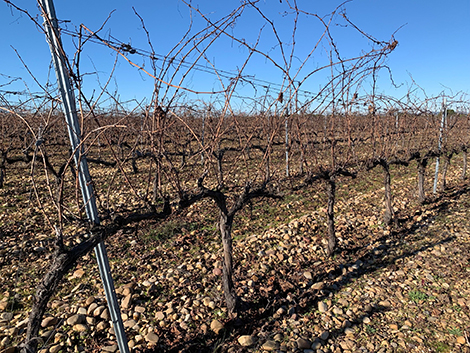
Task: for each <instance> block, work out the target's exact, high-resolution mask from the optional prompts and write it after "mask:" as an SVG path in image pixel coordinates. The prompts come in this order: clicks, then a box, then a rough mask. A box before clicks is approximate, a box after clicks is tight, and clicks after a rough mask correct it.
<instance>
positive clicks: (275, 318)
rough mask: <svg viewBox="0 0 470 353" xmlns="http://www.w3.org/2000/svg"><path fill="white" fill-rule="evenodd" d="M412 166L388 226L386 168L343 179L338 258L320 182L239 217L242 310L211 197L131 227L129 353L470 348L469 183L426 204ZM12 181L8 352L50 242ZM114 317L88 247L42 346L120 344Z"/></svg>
mask: <svg viewBox="0 0 470 353" xmlns="http://www.w3.org/2000/svg"><path fill="white" fill-rule="evenodd" d="M407 173H408V172H407V171H405V170H404V169H398V170H396V171H395V174H392V175H393V177H394V180H393V189H394V197H395V208H396V217H397V222H396V224H395V225H394V226H392V227H383V225H381V221H380V218H381V212H382V198H383V195H382V192H381V191H382V189H381V187H380V183H381V176H380V174H377V175H376V177H372V178H371V179H368V180H364V181H363V182H362V184H361V181H348V180H345V181H344V182H342V183H341V184H340V185H341V186H340V187H339V190H338V195H339V198H338V203H337V209H338V216H337V231H338V235H339V237H340V244H339V249H338V251H337V253H336V254H335V256H334V257H333V258H332V259H328V258H326V257H325V255H324V251H323V248H324V240H323V234H324V231H325V209H324V207H322V206H321V205H324V204H325V203H324V196H321V195H322V191H323V189H322V188H321V187H318V188H317V189H312V190H304V191H302V192H301V193H299V194H298V195H297V196H296V197H295V198H290V199H287V200H284V201H279V202H276V203H275V204H273V203H272V202H270V203H269V204H268V206H269V207H268V206H266V207H265V208H264V209H263V208H261V209H258V208H255V209H254V210H249V211H248V210H247V211H245V212H244V213H243V214H241V217H240V218H239V220H238V221H237V223H236V224H235V228H234V234H233V235H234V244H235V249H234V251H235V260H236V270H235V285H236V287H237V291H238V295H239V296H240V298H242V300H243V301H244V304H245V305H244V307H245V310H244V311H243V312H241V313H240V314H239V315H238V317H236V318H229V317H228V316H227V314H226V310H225V306H224V300H223V293H222V289H221V259H222V258H221V255H222V253H221V244H220V242H219V240H218V237H217V232H216V226H215V222H214V220H215V219H216V213H215V210H214V208H213V207H212V206H211V204H210V203H209V202H208V203H207V204H198V208H194V209H192V210H189V214H185V215H184V216H183V217H179V218H177V217H175V218H174V219H171V220H169V221H168V222H166V223H165V225H159V224H155V223H146V224H141V225H139V226H136V227H133V228H128V229H125V230H124V231H123V232H122V233H121V234H119V235H117V236H116V237H113V238H112V239H110V240H109V241H108V244H107V247H108V251H109V258H110V262H111V269H112V274H113V276H114V278H115V281H116V288H117V293H118V297H119V300H120V304H121V309H122V313H123V319H124V326H125V328H126V332H127V335H128V338H129V345H130V347H132V351H134V352H162V351H166V352H180V351H182V352H263V351H281V352H304V353H309V352H316V353H321V352H323V353H326V352H335V353H336V352H338V353H339V352H343V353H347V352H470V342H469V340H468V336H467V335H468V334H469V333H470V320H469V315H470V313H469V308H470V296H469V295H470V286H469V283H470V281H469V280H468V275H469V273H470V252H469V248H470V242H469V240H470V226H469V224H468V219H469V207H468V206H469V205H470V193H469V191H470V183H469V182H460V181H458V174H459V171H458V170H457V168H456V170H455V171H454V172H453V173H451V177H452V178H453V180H452V182H451V183H450V185H451V187H450V189H448V190H446V191H444V192H442V193H440V194H439V196H438V197H435V198H433V199H431V200H430V202H429V203H428V204H426V205H424V206H420V205H417V204H416V202H415V192H414V190H415V177H414V176H413V175H412V174H411V175H410V174H407ZM10 185H11V184H10ZM6 189H8V186H7V188H6ZM7 191H8V190H2V191H1V192H2V195H1V196H2V212H1V213H0V217H1V218H0V221H1V222H2V223H1V224H2V228H1V229H0V231H1V232H0V235H1V238H0V255H1V260H0V261H1V262H0V281H1V283H2V287H1V293H0V347H1V348H0V350H1V352H2V353H3V352H14V349H15V348H14V347H16V346H17V345H18V344H19V343H20V342H21V341H22V339H23V338H24V334H25V328H26V324H27V317H28V310H29V308H30V305H31V300H32V294H33V293H34V285H35V283H36V281H37V279H38V278H39V276H40V275H41V274H43V273H44V272H45V270H46V269H47V265H48V263H49V257H50V256H51V255H50V254H51V251H52V239H53V238H52V236H51V235H50V234H39V233H36V232H30V231H29V232H28V229H25V226H23V225H22V223H21V210H16V209H15V207H14V199H8V198H9V197H10V196H11V195H12V193H11V192H10V193H8V192H7ZM9 195H10V196H9ZM307 196H308V197H309V198H310V200H311V202H307V201H306V199H307ZM317 201H318V202H317ZM273 210H274V211H273ZM38 217H39V216H38ZM188 220H191V221H188ZM265 220H268V222H263V221H265ZM257 222H258V223H257ZM195 224H199V226H195ZM201 224H203V226H201ZM253 224H254V225H256V226H253ZM259 224H264V226H260V225H259ZM269 224H270V225H269ZM109 320H110V318H109V312H108V310H107V309H106V301H105V298H104V294H103V290H102V286H101V282H100V279H99V274H98V271H97V266H96V262H95V260H94V256H93V255H89V256H87V257H86V258H85V259H84V260H83V261H81V262H80V264H79V266H78V267H77V268H76V269H74V270H73V271H72V272H71V273H70V274H69V275H68V276H67V278H66V280H64V283H63V285H62V287H61V288H60V292H59V293H58V294H57V295H56V296H55V297H54V299H53V300H52V301H51V303H50V308H49V310H48V312H47V315H46V317H45V318H44V321H43V329H42V331H41V339H40V343H41V344H40V349H41V352H44V353H46V352H51V353H55V352H60V351H62V352H78V351H86V352H98V351H106V352H114V351H117V346H116V341H115V336H114V331H113V329H112V328H111V327H110V321H109Z"/></svg>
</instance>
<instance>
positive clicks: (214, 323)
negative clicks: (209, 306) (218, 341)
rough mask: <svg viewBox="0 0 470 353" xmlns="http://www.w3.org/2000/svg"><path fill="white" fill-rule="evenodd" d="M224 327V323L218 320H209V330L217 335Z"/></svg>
mask: <svg viewBox="0 0 470 353" xmlns="http://www.w3.org/2000/svg"><path fill="white" fill-rule="evenodd" d="M223 329H224V325H223V324H222V323H221V322H220V321H219V320H213V321H212V322H211V330H212V331H214V333H215V334H216V335H218V334H219V333H220V332H221V331H222V330H223Z"/></svg>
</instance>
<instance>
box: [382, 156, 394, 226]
mask: <svg viewBox="0 0 470 353" xmlns="http://www.w3.org/2000/svg"><path fill="white" fill-rule="evenodd" d="M381 166H382V168H383V171H384V187H385V195H384V201H385V213H384V223H385V224H386V225H389V224H390V223H391V222H392V219H393V206H392V187H391V177H390V166H389V165H388V163H387V162H385V161H383V162H382V163H381Z"/></svg>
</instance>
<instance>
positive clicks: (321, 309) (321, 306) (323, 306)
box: [318, 302, 328, 313]
mask: <svg viewBox="0 0 470 353" xmlns="http://www.w3.org/2000/svg"><path fill="white" fill-rule="evenodd" d="M318 311H319V312H321V313H325V312H327V311H328V304H326V303H325V302H318Z"/></svg>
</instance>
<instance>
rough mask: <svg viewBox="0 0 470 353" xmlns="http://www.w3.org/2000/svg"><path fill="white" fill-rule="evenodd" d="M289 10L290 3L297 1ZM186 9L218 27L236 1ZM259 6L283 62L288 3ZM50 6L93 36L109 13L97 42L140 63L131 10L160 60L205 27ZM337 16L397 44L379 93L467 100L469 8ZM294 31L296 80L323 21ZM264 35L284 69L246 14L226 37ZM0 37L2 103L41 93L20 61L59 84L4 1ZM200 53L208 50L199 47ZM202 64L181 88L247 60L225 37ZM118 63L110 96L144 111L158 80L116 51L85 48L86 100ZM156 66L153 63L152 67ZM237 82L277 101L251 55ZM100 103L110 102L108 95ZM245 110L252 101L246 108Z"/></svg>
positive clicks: (352, 52) (308, 3)
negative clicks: (128, 49)
mask: <svg viewBox="0 0 470 353" xmlns="http://www.w3.org/2000/svg"><path fill="white" fill-rule="evenodd" d="M13 2H14V3H15V4H16V5H18V6H19V7H22V8H24V6H27V7H26V8H25V9H26V10H27V11H28V12H29V14H30V15H31V16H33V17H35V18H36V19H37V20H38V22H39V23H42V19H41V18H40V16H39V10H38V7H37V5H36V3H35V2H32V1H31V2H29V3H28V4H24V2H20V1H16V2H15V1H13ZM290 3H291V4H292V3H293V1H290ZM341 3H342V2H340V1H334V0H330V1H322V2H320V1H312V0H298V1H297V5H298V7H299V8H300V9H303V10H305V11H308V12H311V13H315V14H318V15H319V16H320V17H323V18H325V19H327V18H328V17H326V16H327V15H328V14H329V13H331V12H332V11H333V10H334V9H335V8H336V7H337V6H338V5H340V4H341ZM192 5H193V6H194V7H195V8H198V9H199V10H200V11H201V13H203V14H204V15H206V16H207V18H210V19H211V21H217V20H218V19H220V18H223V17H224V16H226V15H227V14H228V13H230V12H231V11H232V10H234V9H236V8H237V7H238V6H240V1H217V2H215V1H209V0H193V1H192ZM258 6H259V8H260V9H261V10H262V11H263V13H264V14H265V15H266V16H267V17H268V18H269V19H271V20H272V21H273V23H274V25H275V27H276V29H277V35H278V36H279V38H280V39H281V41H282V42H283V48H284V50H285V52H286V53H287V58H289V53H290V50H291V48H292V45H291V44H292V30H293V24H294V22H293V18H294V16H293V13H292V11H289V8H288V4H286V0H282V1H280V0H261V1H259V2H258ZM55 7H56V12H57V16H58V18H59V19H60V20H65V21H67V22H62V23H61V26H62V27H63V28H65V29H66V30H67V33H72V32H76V31H78V28H79V26H80V24H81V23H83V24H84V25H86V26H87V27H88V28H90V29H91V30H97V29H99V28H100V27H101V26H102V24H103V23H104V22H105V20H106V19H107V18H108V16H109V15H110V14H111V15H110V18H109V19H108V21H107V23H106V24H105V25H104V27H103V29H102V30H101V32H100V36H101V37H102V38H105V39H111V40H113V41H115V40H116V41H121V42H123V43H127V44H129V45H131V46H132V47H133V48H136V49H137V50H138V51H140V53H142V54H146V53H149V52H150V51H151V49H150V47H149V45H148V41H147V37H146V33H145V31H144V30H143V29H142V25H141V21H140V19H139V18H138V16H136V14H135V13H134V10H133V8H132V7H134V8H135V10H136V12H137V13H138V14H139V15H140V16H141V17H142V18H143V20H144V22H145V25H146V28H147V30H148V31H149V33H150V38H151V40H152V43H153V46H154V50H155V53H156V54H157V55H163V56H164V55H166V54H167V53H168V52H169V51H170V50H171V49H172V48H173V47H174V46H175V45H177V44H178V42H179V41H180V39H181V38H182V37H183V35H184V34H185V32H186V31H187V30H188V28H189V25H190V23H192V27H191V30H192V32H193V33H196V32H197V31H199V30H201V29H203V28H204V27H205V25H206V21H205V20H204V19H202V18H201V16H200V15H199V14H198V13H196V12H195V11H192V12H191V11H190V9H189V7H188V6H187V5H186V4H185V3H183V2H181V1H179V0H167V1H143V0H135V1H125V0H116V1H89V0H81V1H80V2H70V1H56V3H55ZM342 11H344V12H345V13H346V14H347V16H348V18H349V19H350V20H351V21H352V22H353V23H354V24H355V25H356V26H358V27H359V28H360V29H361V30H363V31H365V32H367V33H368V34H370V35H372V36H373V37H374V38H376V39H377V40H379V41H389V40H390V39H391V36H392V34H394V33H395V32H396V33H395V34H394V37H395V39H396V40H398V43H399V44H398V46H397V48H396V49H395V50H394V51H393V52H392V53H391V54H390V55H389V57H388V58H387V60H386V62H385V63H386V64H387V66H388V67H389V68H390V69H391V72H392V75H393V80H394V82H395V84H396V85H398V86H399V87H398V88H395V87H394V86H393V85H392V84H391V82H390V79H389V74H388V72H387V71H381V72H380V73H379V81H378V92H379V93H384V94H386V95H391V96H394V97H397V98H400V97H402V96H403V95H405V94H406V92H407V91H408V89H409V87H410V85H411V84H412V81H413V80H414V81H415V82H416V84H418V85H419V86H420V87H421V88H422V89H423V90H424V91H425V92H426V95H427V96H436V95H439V94H441V93H442V92H444V93H445V94H448V95H452V94H455V93H457V92H460V91H463V92H464V93H467V94H468V93H470V90H469V86H468V84H469V82H470V65H469V57H470V41H469V39H468V38H470V21H468V19H469V18H470V1H469V0H453V1H448V2H445V3H443V2H438V1H434V0H433V1H429V0H428V1H424V0H395V1H379V0H352V1H350V2H347V3H345V4H344V5H343V7H342ZM191 21H192V22H191ZM334 24H335V25H333V26H331V27H330V29H331V33H332V35H333V38H334V40H335V43H336V44H337V46H338V48H339V50H340V54H341V57H342V58H348V57H354V56H357V55H360V54H361V53H363V52H366V51H369V50H370V49H371V48H372V44H371V41H370V40H369V39H367V38H365V37H364V36H363V35H361V34H360V33H358V32H357V31H356V30H354V29H353V28H352V27H351V26H346V23H345V22H344V20H342V19H341V17H340V16H337V17H335V18H334ZM263 25H264V27H263ZM297 25H298V28H297V33H296V38H295V51H294V56H293V64H292V66H293V69H294V71H295V68H296V67H298V66H299V64H300V63H301V62H302V61H303V60H304V58H305V57H307V55H308V53H309V52H310V51H311V50H312V48H313V47H314V45H315V43H317V41H318V39H319V37H320V35H321V34H322V26H321V25H320V22H319V21H318V19H316V18H313V17H312V16H306V15H303V14H302V15H301V16H299V20H298V24H297ZM262 27H263V30H262V31H261V35H260V37H259V38H260V40H259V44H258V49H259V50H260V51H262V52H264V53H269V56H270V57H271V58H273V60H275V61H276V62H277V63H279V64H281V66H282V64H283V60H282V56H281V51H280V47H279V46H278V45H277V41H276V38H275V36H274V34H273V31H272V30H271V28H270V26H269V24H267V23H266V21H265V20H264V19H263V18H262V17H261V16H260V14H259V13H258V12H257V11H256V10H254V9H253V8H251V7H247V8H246V9H245V10H244V12H243V13H242V15H241V16H240V17H239V18H238V19H237V21H236V22H235V23H234V24H233V25H231V26H229V28H228V29H227V32H228V33H230V34H233V35H234V36H236V37H237V38H239V39H242V38H243V40H245V41H246V42H247V43H251V44H253V43H255V42H256V40H257V38H258V35H259V33H260V29H261V28H262ZM0 30H1V31H2V33H4V35H2V36H1V37H0V48H2V55H1V59H0V74H1V75H0V93H3V95H4V97H6V98H7V99H11V100H15V99H17V98H18V97H20V96H18V95H16V96H13V95H10V94H7V93H6V91H16V92H24V91H28V90H29V91H30V92H35V93H36V92H40V91H41V88H40V87H39V85H38V84H37V83H36V82H35V81H34V80H33V79H32V78H31V75H30V74H29V73H28V71H27V70H26V69H25V68H24V65H23V63H22V62H21V60H20V59H19V57H18V55H19V56H21V58H22V60H23V61H24V63H25V64H26V65H27V66H28V68H29V70H30V71H31V72H32V74H33V75H34V76H35V78H36V80H37V81H38V82H39V83H40V84H41V85H43V86H44V85H46V83H47V82H48V80H49V82H50V83H52V84H55V76H54V74H53V71H49V67H50V62H51V61H50V53H49V48H48V46H47V44H46V41H45V37H44V34H43V33H41V31H40V30H39V29H38V28H37V27H36V26H35V24H34V23H33V22H32V21H31V20H30V19H29V18H28V17H27V16H26V15H25V14H22V13H21V12H18V11H17V10H15V9H13V8H11V7H10V6H8V5H7V4H6V3H5V2H0ZM84 33H85V32H84ZM5 34H6V35H5ZM62 39H63V42H64V45H65V48H66V51H67V54H68V55H69V57H70V58H73V57H74V54H75V51H76V48H75V47H76V44H77V39H76V38H72V37H71V36H69V35H63V38H62ZM205 43H207V42H205ZM200 48H204V45H202V46H201V47H200ZM15 50H16V51H15ZM184 52H185V51H184V50H183V53H184ZM328 53H329V47H328V45H327V44H326V43H321V45H320V46H319V47H318V48H317V49H316V50H315V51H314V53H313V56H312V57H310V58H309V60H308V61H307V63H306V64H305V66H304V68H303V70H302V71H300V73H299V76H298V78H302V77H304V76H305V75H306V74H308V73H309V72H311V71H312V70H314V69H316V68H318V67H321V66H322V65H325V64H327V63H328V60H329V58H328ZM206 55H207V61H206V60H204V59H202V60H200V61H199V62H198V63H199V64H200V65H201V66H198V68H202V69H204V71H199V70H195V71H194V70H193V71H192V72H191V73H190V74H189V75H188V76H186V77H185V80H184V81H183V84H182V86H184V87H186V88H188V89H191V90H195V91H209V92H210V91H213V90H218V89H220V82H219V81H218V79H217V77H216V76H215V75H214V74H210V73H207V72H205V71H207V70H209V71H211V68H210V66H211V65H214V66H215V67H216V68H217V69H219V70H224V72H225V73H227V75H228V76H230V74H231V75H233V76H234V75H236V72H237V70H239V69H240V68H241V67H242V66H243V64H244V62H245V60H246V59H247V57H248V55H249V51H248V50H247V49H246V48H245V47H244V46H243V45H240V44H239V43H237V42H235V41H233V40H232V39H230V38H228V37H227V36H225V35H222V36H221V37H220V38H218V39H217V40H216V41H215V43H214V44H212V46H211V47H210V48H209V49H208V50H207V52H206ZM127 57H128V58H129V59H131V60H133V61H134V62H135V63H137V64H139V65H142V66H144V67H145V68H146V69H148V70H150V71H151V65H150V59H149V58H148V57H146V56H145V55H144V56H142V55H138V54H127ZM180 57H181V55H179V56H176V59H178V58H180ZM195 58H196V56H195V55H194V54H191V55H189V56H188V58H187V62H192V61H194V60H195ZM116 60H117V62H116V67H115V71H114V72H113V77H112V79H111V81H110V83H109V85H108V87H107V88H108V95H113V96H117V97H118V99H119V100H120V101H127V100H131V99H135V100H138V101H144V102H146V103H148V100H149V98H150V97H151V94H152V90H153V87H154V80H153V79H152V78H151V77H149V76H147V75H146V74H144V73H142V72H139V71H138V70H137V69H136V68H134V67H132V66H131V65H129V64H128V63H127V62H126V61H125V60H124V59H123V58H121V57H116V52H115V51H113V50H111V49H109V48H108V47H106V46H104V45H102V44H99V43H92V42H89V43H87V44H86V45H85V46H84V48H83V51H82V53H81V58H80V63H81V72H82V73H83V74H85V76H84V77H83V91H84V92H85V94H86V95H87V96H88V97H94V98H96V96H97V92H99V91H100V88H99V85H100V84H101V86H102V85H104V84H105V82H106V81H107V80H108V78H109V75H110V73H111V71H112V70H113V67H114V63H115V61H116ZM160 62H161V61H160ZM160 62H159V61H157V65H159V63H160ZM243 73H244V74H245V75H248V76H249V77H251V78H255V79H256V80H257V81H255V82H254V83H255V85H254V86H253V85H248V84H247V85H245V86H244V87H242V86H239V89H238V90H237V94H239V95H241V96H245V97H259V96H263V95H264V94H265V93H266V89H267V88H266V87H269V94H271V95H273V96H274V95H276V94H277V92H278V91H279V89H280V86H279V85H280V84H282V81H283V74H282V72H281V71H280V70H279V69H278V68H276V67H275V66H274V65H273V64H272V63H270V62H269V60H267V59H266V58H265V57H263V56H262V55H259V54H253V55H252V57H250V61H249V63H248V64H247V65H246V67H245V68H244V71H243ZM329 75H331V71H330V70H323V71H320V72H318V73H316V74H314V75H313V76H312V77H310V78H309V79H308V80H306V81H305V82H304V83H303V84H302V89H303V90H305V91H309V92H316V91H318V89H319V87H321V86H322V85H325V83H326V82H327V80H328V77H329ZM176 77H177V78H179V77H180V76H178V75H177V76H176ZM165 79H169V77H168V76H167V77H165ZM222 81H223V82H224V84H227V83H228V82H229V80H228V79H227V78H222ZM174 82H177V81H174ZM253 87H254V88H253ZM370 89H371V83H370V81H365V82H364V83H363V84H362V87H360V88H359V93H360V94H367V93H368V92H370ZM420 94H421V93H420ZM170 96H171V95H170ZM170 96H168V97H170ZM21 99H23V100H24V99H27V96H21ZM178 99H179V100H180V101H181V102H183V103H184V102H186V103H192V102H194V101H197V102H202V101H204V102H209V101H214V100H219V99H221V98H220V97H214V96H212V95H206V94H199V95H194V94H190V93H185V94H183V95H182V96H179V98H178ZM102 100H104V101H106V102H108V103H109V102H110V100H109V99H107V98H106V95H105V96H104V97H103V98H102ZM244 102H248V101H247V100H246V99H245V100H244ZM240 104H241V103H240Z"/></svg>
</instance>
